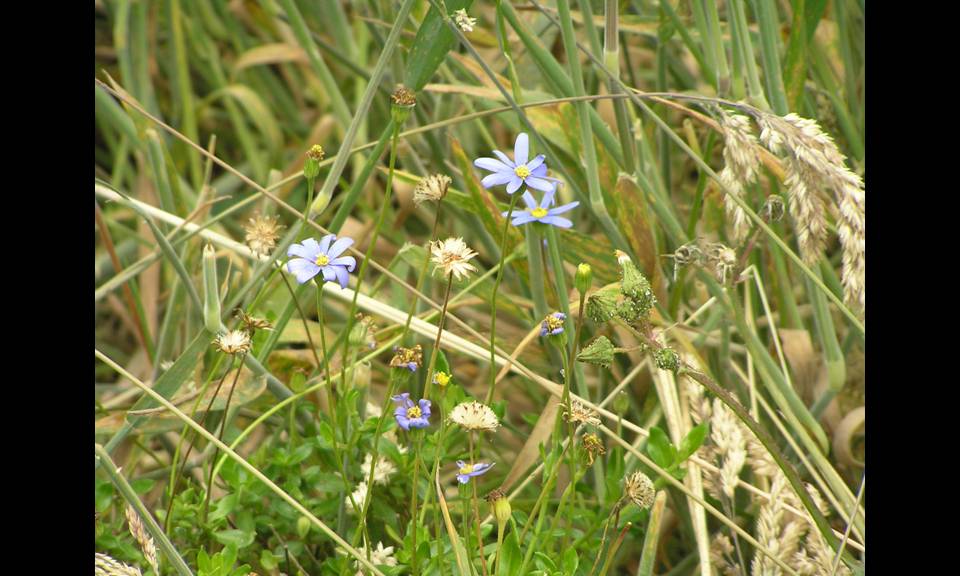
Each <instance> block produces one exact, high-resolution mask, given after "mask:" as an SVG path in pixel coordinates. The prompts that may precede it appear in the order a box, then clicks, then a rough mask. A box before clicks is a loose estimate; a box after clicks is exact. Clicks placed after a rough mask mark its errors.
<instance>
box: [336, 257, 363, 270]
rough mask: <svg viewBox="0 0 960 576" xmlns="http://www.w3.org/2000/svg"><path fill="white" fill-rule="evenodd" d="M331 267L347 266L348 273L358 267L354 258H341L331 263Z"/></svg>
mask: <svg viewBox="0 0 960 576" xmlns="http://www.w3.org/2000/svg"><path fill="white" fill-rule="evenodd" d="M330 265H331V266H346V267H347V271H348V272H353V269H354V268H356V267H357V260H356V258H354V257H353V256H341V257H339V258H334V259H333V260H331V261H330Z"/></svg>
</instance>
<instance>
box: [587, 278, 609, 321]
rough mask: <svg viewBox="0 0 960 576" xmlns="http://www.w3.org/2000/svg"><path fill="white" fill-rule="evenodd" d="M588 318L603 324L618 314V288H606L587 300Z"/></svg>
mask: <svg viewBox="0 0 960 576" xmlns="http://www.w3.org/2000/svg"><path fill="white" fill-rule="evenodd" d="M586 312H587V317H588V318H590V319H591V320H593V321H594V322H596V323H597V324H603V323H604V322H607V321H608V320H610V319H611V318H613V317H614V315H616V313H617V287H616V286H613V285H611V286H605V287H603V288H601V289H599V290H597V291H596V292H594V293H593V294H591V295H590V296H589V297H588V298H587V305H586Z"/></svg>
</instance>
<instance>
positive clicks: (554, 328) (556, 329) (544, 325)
mask: <svg viewBox="0 0 960 576" xmlns="http://www.w3.org/2000/svg"><path fill="white" fill-rule="evenodd" d="M566 319H567V315H566V314H564V313H563V312H554V313H553V314H548V315H547V317H546V318H544V319H543V322H541V323H540V335H541V336H548V335H549V336H556V335H557V334H563V321H564V320H566Z"/></svg>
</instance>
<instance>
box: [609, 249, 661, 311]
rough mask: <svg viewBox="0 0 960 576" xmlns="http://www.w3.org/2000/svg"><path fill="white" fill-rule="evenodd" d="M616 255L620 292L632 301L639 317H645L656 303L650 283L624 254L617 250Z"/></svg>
mask: <svg viewBox="0 0 960 576" xmlns="http://www.w3.org/2000/svg"><path fill="white" fill-rule="evenodd" d="M616 254H617V262H619V263H620V273H621V276H620V292H621V293H623V295H624V296H626V297H628V298H630V299H631V300H633V302H634V304H636V306H637V310H638V312H639V314H640V315H641V316H646V314H647V313H648V312H649V311H650V308H652V307H653V305H654V303H656V301H657V299H656V297H655V296H654V295H653V289H652V288H651V287H650V282H649V281H647V279H646V277H644V275H643V273H642V272H640V269H638V268H637V266H636V265H635V264H634V263H633V260H631V259H630V257H629V256H627V254H626V253H624V252H621V251H619V250H617V252H616Z"/></svg>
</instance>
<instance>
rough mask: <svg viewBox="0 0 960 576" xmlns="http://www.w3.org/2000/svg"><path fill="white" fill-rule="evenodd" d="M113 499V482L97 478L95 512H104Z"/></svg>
mask: <svg viewBox="0 0 960 576" xmlns="http://www.w3.org/2000/svg"><path fill="white" fill-rule="evenodd" d="M112 501H113V484H111V483H110V482H108V481H106V480H98V481H97V488H96V498H95V503H96V509H97V512H106V510H107V508H109V507H110V502H112Z"/></svg>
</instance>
